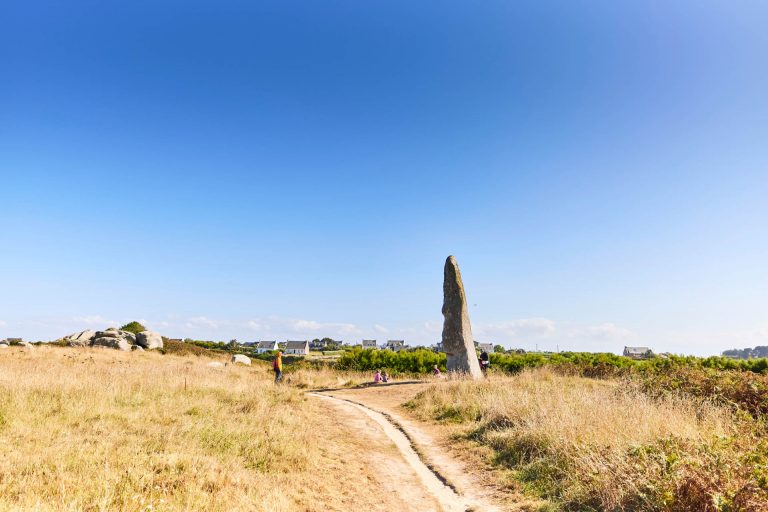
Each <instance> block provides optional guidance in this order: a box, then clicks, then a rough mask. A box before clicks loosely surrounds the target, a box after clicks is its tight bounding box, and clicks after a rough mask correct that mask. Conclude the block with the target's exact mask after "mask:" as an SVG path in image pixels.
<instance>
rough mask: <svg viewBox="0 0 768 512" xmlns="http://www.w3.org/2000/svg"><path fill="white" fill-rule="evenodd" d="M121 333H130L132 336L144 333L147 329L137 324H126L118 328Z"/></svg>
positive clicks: (134, 322)
mask: <svg viewBox="0 0 768 512" xmlns="http://www.w3.org/2000/svg"><path fill="white" fill-rule="evenodd" d="M120 330H121V331H128V332H132V333H133V334H139V333H140V332H142V331H146V330H147V328H146V327H144V326H143V325H141V324H140V323H139V322H136V321H133V322H128V323H127V324H125V325H124V326H122V327H121V328H120Z"/></svg>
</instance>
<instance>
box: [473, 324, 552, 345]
mask: <svg viewBox="0 0 768 512" xmlns="http://www.w3.org/2000/svg"><path fill="white" fill-rule="evenodd" d="M477 331H478V334H481V335H484V336H491V337H498V336H501V337H503V338H507V339H510V340H516V341H517V340H527V339H532V338H545V337H549V336H552V335H553V334H555V332H556V331H557V327H556V324H555V322H554V321H553V320H549V319H548V318H520V319H517V320H512V321H508V322H498V323H491V324H480V325H478V329H477Z"/></svg>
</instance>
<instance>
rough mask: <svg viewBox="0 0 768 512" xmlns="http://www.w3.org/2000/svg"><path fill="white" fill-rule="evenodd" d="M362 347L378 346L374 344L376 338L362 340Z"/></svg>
mask: <svg viewBox="0 0 768 512" xmlns="http://www.w3.org/2000/svg"><path fill="white" fill-rule="evenodd" d="M363 348H379V346H378V345H376V340H363Z"/></svg>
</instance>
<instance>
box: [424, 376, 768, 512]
mask: <svg viewBox="0 0 768 512" xmlns="http://www.w3.org/2000/svg"><path fill="white" fill-rule="evenodd" d="M409 405H410V407H411V408H412V409H413V410H414V411H415V412H416V413H417V414H419V415H421V416H422V417H424V418H431V419H437V420H439V421H444V422H456V423H463V424H466V425H467V429H466V430H465V434H466V436H467V437H469V438H470V439H473V440H475V441H476V442H478V443H480V444H481V445H482V446H489V447H491V448H493V454H494V458H495V461H496V462H497V463H498V464H501V465H503V466H505V467H509V468H512V469H514V470H515V474H516V477H517V479H518V480H519V481H521V482H522V483H523V485H524V486H525V487H526V488H527V489H528V490H529V491H531V492H533V493H536V494H538V495H540V496H544V497H546V498H549V499H550V500H551V502H552V506H553V507H555V508H563V509H566V510H680V511H682V510H685V511H688V510H690V511H694V510H698V511H707V510H713V511H715V510H722V511H725V510H766V509H768V505H766V502H765V501H764V499H765V498H766V495H765V493H764V492H763V491H761V489H759V486H760V484H759V478H756V477H755V473H754V471H753V470H754V469H760V468H759V464H753V465H750V464H744V463H743V462H742V461H743V458H744V456H746V455H747V450H748V448H747V447H746V446H745V445H746V444H748V443H749V442H751V440H753V439H754V437H753V436H752V434H751V430H750V429H751V428H752V427H754V424H753V423H751V422H750V420H746V419H743V418H738V417H737V416H736V415H735V414H734V413H732V412H731V410H730V409H728V408H725V407H719V406H715V405H712V404H708V403H705V402H701V401H694V400H691V399H686V398H683V397H680V396H665V397H656V398H651V397H649V396H648V395H646V394H644V393H642V392H641V391H639V390H638V389H636V388H633V387H631V386H630V385H627V384H623V385H619V383H617V382H610V381H597V380H592V379H586V378H582V377H567V376H561V375H556V374H555V373H553V372H551V371H549V370H535V371H526V372H523V373H522V374H520V375H518V376H516V377H495V378H494V379H492V380H490V381H487V382H482V383H476V382H468V381H463V382H462V381H459V382H449V383H444V384H437V385H434V386H432V387H430V388H429V389H428V390H426V391H424V392H422V393H420V394H419V395H418V396H417V397H416V398H415V399H414V400H413V401H412V402H410V404H409ZM744 422H747V423H744ZM723 468H727V469H726V470H723Z"/></svg>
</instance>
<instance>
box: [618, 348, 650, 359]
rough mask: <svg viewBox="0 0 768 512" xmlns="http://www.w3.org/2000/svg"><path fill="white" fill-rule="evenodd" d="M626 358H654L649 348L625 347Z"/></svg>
mask: <svg viewBox="0 0 768 512" xmlns="http://www.w3.org/2000/svg"><path fill="white" fill-rule="evenodd" d="M624 357H629V358H632V359H650V358H651V357H653V350H651V349H650V348H648V347H624Z"/></svg>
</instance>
